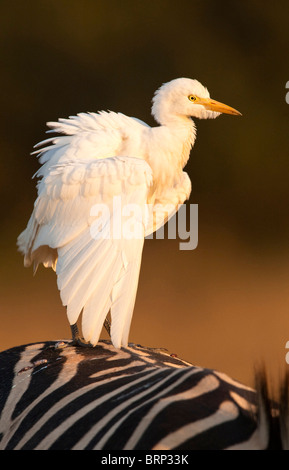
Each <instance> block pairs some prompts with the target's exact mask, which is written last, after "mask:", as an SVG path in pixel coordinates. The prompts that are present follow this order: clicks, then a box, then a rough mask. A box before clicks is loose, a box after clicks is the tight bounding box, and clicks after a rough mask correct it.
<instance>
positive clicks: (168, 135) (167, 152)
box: [148, 116, 196, 186]
mask: <svg viewBox="0 0 289 470" xmlns="http://www.w3.org/2000/svg"><path fill="white" fill-rule="evenodd" d="M151 131H152V135H151V140H150V149H149V155H148V163H149V164H150V166H151V167H152V169H153V173H154V177H155V180H157V182H158V184H160V185H161V186H171V185H173V184H174V181H175V180H176V179H178V175H180V174H181V172H182V169H183V168H184V166H185V165H186V163H187V161H188V159H189V156H190V150H191V148H192V146H193V145H194V142H195V139H196V127H195V124H194V122H193V121H192V120H191V119H190V118H184V119H183V118H179V117H178V116H174V117H173V119H171V120H169V119H167V120H166V123H163V124H162V125H161V126H160V127H155V128H152V129H151Z"/></svg>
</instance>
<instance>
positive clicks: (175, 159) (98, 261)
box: [17, 78, 240, 348]
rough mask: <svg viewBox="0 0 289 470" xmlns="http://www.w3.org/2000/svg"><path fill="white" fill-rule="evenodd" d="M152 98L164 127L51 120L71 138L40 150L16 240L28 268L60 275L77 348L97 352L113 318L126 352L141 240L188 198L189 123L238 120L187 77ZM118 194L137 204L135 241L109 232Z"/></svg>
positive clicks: (101, 117)
mask: <svg viewBox="0 0 289 470" xmlns="http://www.w3.org/2000/svg"><path fill="white" fill-rule="evenodd" d="M152 102H153V105H152V115H153V116H154V118H155V120H156V121H157V122H158V124H159V126H157V127H150V126H148V125H147V124H145V123H144V122H142V121H140V120H139V119H136V118H132V117H128V116H125V115H124V114H121V113H115V112H105V111H101V112H98V113H80V114H77V115H76V116H71V117H70V118H68V119H59V120H58V122H48V123H47V125H48V127H49V128H50V129H51V130H49V131H47V132H54V133H57V134H64V135H57V136H56V137H51V138H49V139H46V140H44V141H43V142H40V143H39V144H37V145H36V146H35V148H37V150H36V151H35V152H33V153H35V154H37V155H38V156H39V162H40V163H41V165H42V166H41V167H40V169H39V170H38V171H37V173H36V176H37V177H39V181H38V184H37V192H38V197H37V199H36V201H35V204H34V210H33V212H32V215H31V217H30V220H29V222H28V224H27V228H26V229H25V230H24V231H23V232H22V233H21V234H20V235H19V237H18V240H17V244H18V248H19V251H21V252H22V254H23V255H24V266H26V267H27V266H30V265H31V264H33V265H34V270H36V269H37V267H38V265H39V264H40V263H43V265H44V266H45V267H51V268H53V269H54V270H55V271H56V275H57V284H58V288H59V291H60V296H61V300H62V303H63V305H65V306H66V307H67V316H68V320H69V323H70V326H71V330H72V335H73V344H80V345H83V344H86V345H90V346H95V345H96V344H97V342H98V340H99V336H100V333H101V329H102V327H103V324H104V322H105V321H106V317H107V315H108V313H109V312H110V317H111V328H110V335H111V341H112V343H113V345H114V347H116V348H121V347H122V346H124V347H126V346H127V344H128V336H129V329H130V324H131V319H132V314H133V309H134V304H135V298H136V291H137V285H138V278H139V271H140V264H141V256H142V249H143V244H144V237H145V236H147V235H149V234H150V233H152V232H153V231H155V230H157V229H158V228H159V227H160V226H162V225H163V224H164V223H165V222H166V221H167V220H168V219H169V218H170V217H171V216H172V215H173V214H174V213H175V212H176V211H177V209H178V207H179V205H180V204H183V203H184V201H185V200H187V199H188V198H189V195H190V192H191V182H190V179H189V177H188V174H187V173H185V172H184V171H183V168H184V166H185V165H186V163H187V161H188V158H189V154H190V150H191V148H192V146H193V145H194V142H195V139H196V127H195V124H194V122H193V120H192V117H193V118H194V117H195V118H200V119H206V118H216V117H217V116H219V115H220V114H221V113H227V114H232V115H240V113H239V112H238V111H237V110H235V109H234V108H231V107H229V106H227V105H225V104H222V103H220V102H218V101H215V100H213V99H211V98H210V94H209V92H208V90H207V89H206V88H205V87H204V86H203V85H201V83H200V82H198V81H197V80H192V79H188V78H178V79H175V80H172V81H170V82H168V83H165V84H163V85H162V86H161V87H160V88H159V89H158V90H157V91H156V92H155V95H154V97H153V100H152ZM117 198H119V201H121V204H122V207H126V208H131V207H132V206H134V207H135V206H137V207H138V208H140V211H139V212H137V211H133V212H132V214H133V215H132V216H131V217H130V223H131V222H133V224H134V226H135V227H137V230H136V232H137V235H136V232H135V231H133V236H131V231H130V230H128V234H127V235H125V234H124V232H122V231H119V230H116V229H115V227H112V222H113V220H114V218H115V214H114V212H115V211H114V212H113V210H114V209H115V200H116V199H117ZM147 207H150V208H152V210H147V209H146V208H147ZM116 212H117V214H118V215H119V211H117V210H116ZM164 214H166V215H164ZM121 216H123V212H121ZM132 219H133V220H132ZM121 220H123V219H121ZM118 228H119V227H117V229H118ZM100 234H101V236H100ZM104 234H105V235H104ZM80 314H82V321H81V326H82V335H83V339H82V338H81V336H80V333H79V331H78V327H77V320H78V318H79V316H80Z"/></svg>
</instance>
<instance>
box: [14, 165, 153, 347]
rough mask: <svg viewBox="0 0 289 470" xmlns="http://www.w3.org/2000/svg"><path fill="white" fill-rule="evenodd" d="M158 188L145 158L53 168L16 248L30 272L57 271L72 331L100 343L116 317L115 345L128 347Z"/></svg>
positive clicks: (43, 180)
mask: <svg viewBox="0 0 289 470" xmlns="http://www.w3.org/2000/svg"><path fill="white" fill-rule="evenodd" d="M151 185H152V172H151V168H150V166H149V165H148V164H147V163H146V162H145V161H144V160H141V159H137V158H132V157H111V158H106V159H100V160H94V161H88V162H85V161H82V162H79V161H78V162H72V161H71V162H66V163H65V164H61V163H59V164H57V165H54V166H51V167H50V170H49V173H48V175H47V176H45V177H43V178H42V180H41V181H40V182H39V184H38V198H37V200H36V202H35V207H34V211H33V214H32V216H31V219H30V221H29V223H28V226H27V229H26V230H25V231H24V232H23V233H22V234H21V235H20V236H19V238H18V246H19V248H20V250H21V251H22V252H23V253H24V255H25V263H26V265H29V264H31V263H35V264H36V266H37V265H38V263H40V262H43V263H44V264H45V265H46V266H52V267H53V266H54V267H55V265H56V274H57V282H58V287H59V290H60V295H61V299H62V302H63V304H64V305H66V306H67V315H68V319H69V322H70V324H74V323H75V322H76V321H77V319H78V317H79V315H80V313H81V311H82V330H83V336H84V338H85V339H86V340H87V341H90V342H91V343H92V344H93V345H95V344H96V343H97V342H98V339H99V335H100V332H101V328H102V325H103V322H104V319H105V317H106V315H107V313H108V311H109V310H110V311H111V317H112V325H111V339H112V342H113V344H114V346H115V347H121V345H123V346H126V345H127V341H128V333H129V328H130V323H131V317H132V312H133V307H134V303H135V296H136V290H137V284H138V278H139V270H140V262H141V255H142V248H143V242H144V233H145V225H146V203H147V201H148V195H149V191H150V187H151Z"/></svg>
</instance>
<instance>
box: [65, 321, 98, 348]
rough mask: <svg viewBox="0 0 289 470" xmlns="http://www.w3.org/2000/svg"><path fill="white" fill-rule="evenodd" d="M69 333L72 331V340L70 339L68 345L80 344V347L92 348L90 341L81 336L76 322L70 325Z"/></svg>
mask: <svg viewBox="0 0 289 470" xmlns="http://www.w3.org/2000/svg"><path fill="white" fill-rule="evenodd" d="M70 329H71V333H72V341H70V343H69V344H70V346H81V347H82V348H93V345H92V344H91V343H87V342H86V341H85V340H84V339H83V338H81V336H80V334H79V331H78V327H77V325H76V323H74V325H70Z"/></svg>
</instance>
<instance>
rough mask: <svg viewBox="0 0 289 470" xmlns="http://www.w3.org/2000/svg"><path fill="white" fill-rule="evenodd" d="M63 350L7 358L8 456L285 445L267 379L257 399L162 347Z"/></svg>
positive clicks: (0, 360) (2, 435)
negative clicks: (40, 452)
mask: <svg viewBox="0 0 289 470" xmlns="http://www.w3.org/2000/svg"><path fill="white" fill-rule="evenodd" d="M55 345H56V342H46V343H38V344H31V345H26V346H20V347H16V348H13V349H10V350H7V351H4V352H2V353H0V368H1V377H2V380H1V385H0V413H1V415H0V449H1V450H9V449H13V450H29V449H30V450H31V449H33V450H36V449H37V450H66V449H67V450H80V449H81V450H82V449H96V450H100V449H102V450H134V449H135V450H136V449H140V450H194V449H206V450H207V449H238V450H239V449H267V448H281V440H280V433H279V424H278V423H279V420H278V410H277V407H276V406H275V405H273V404H272V403H271V402H270V400H269V399H268V393H267V389H266V387H265V386H264V384H266V380H265V378H264V377H262V378H261V379H260V380H259V385H258V387H259V393H257V392H256V390H253V389H251V388H249V387H247V386H245V385H243V384H241V383H239V382H237V381H235V380H233V379H232V378H230V377H228V376H227V375H225V374H223V373H221V372H218V371H214V370H210V369H203V368H201V367H196V366H193V365H191V364H189V363H187V362H185V361H182V360H180V359H178V358H177V357H174V356H173V355H170V354H168V353H167V352H165V351H164V350H157V349H149V348H143V347H142V346H139V345H133V344H130V345H129V346H128V348H124V349H122V350H116V349H115V348H113V347H112V345H111V343H110V342H108V341H101V342H100V343H99V345H98V346H96V347H95V348H75V347H72V346H70V345H69V346H67V347H65V348H62V347H55ZM269 421H270V422H269Z"/></svg>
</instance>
